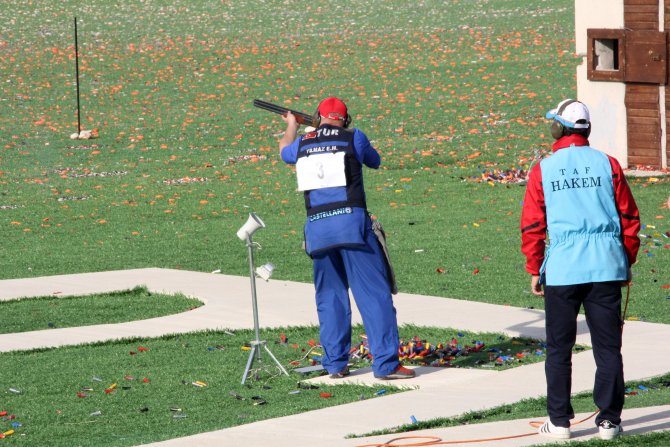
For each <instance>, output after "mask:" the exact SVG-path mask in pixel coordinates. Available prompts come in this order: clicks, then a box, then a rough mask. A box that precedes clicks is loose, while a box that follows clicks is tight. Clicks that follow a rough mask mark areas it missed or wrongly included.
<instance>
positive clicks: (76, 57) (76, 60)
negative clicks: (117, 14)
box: [74, 17, 81, 135]
mask: <svg viewBox="0 0 670 447" xmlns="http://www.w3.org/2000/svg"><path fill="white" fill-rule="evenodd" d="M74 61H75V67H76V73H77V75H76V83H77V135H79V134H80V133H81V104H80V102H79V42H78V40H77V18H76V17H75V18H74Z"/></svg>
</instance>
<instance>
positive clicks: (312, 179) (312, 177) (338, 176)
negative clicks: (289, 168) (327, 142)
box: [295, 152, 347, 191]
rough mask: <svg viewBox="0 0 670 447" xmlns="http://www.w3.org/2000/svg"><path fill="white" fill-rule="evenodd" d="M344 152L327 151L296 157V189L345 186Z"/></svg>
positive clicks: (305, 189) (308, 189)
mask: <svg viewBox="0 0 670 447" xmlns="http://www.w3.org/2000/svg"><path fill="white" fill-rule="evenodd" d="M344 155H345V154H344V152H327V153H323V154H314V155H310V156H307V157H300V158H298V162H297V163H296V166H295V168H296V174H297V177H298V191H310V190H312V189H320V188H331V187H335V186H346V185H347V177H346V175H345V174H344Z"/></svg>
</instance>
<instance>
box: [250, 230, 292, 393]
mask: <svg viewBox="0 0 670 447" xmlns="http://www.w3.org/2000/svg"><path fill="white" fill-rule="evenodd" d="M246 240H247V250H248V252H249V277H250V278H251V303H252V305H253V314H254V331H255V332H256V339H255V340H252V341H251V342H250V345H251V351H250V352H249V359H248V360H247V366H246V367H245V368H244V374H243V375H242V385H244V382H246V381H247V376H248V375H249V370H250V369H251V365H252V364H253V362H254V357H256V359H257V360H258V361H259V362H260V361H261V349H260V348H261V346H262V347H263V349H265V350H266V351H267V353H268V355H269V356H270V357H271V358H272V360H274V362H275V363H276V364H277V366H278V367H279V369H280V370H281V371H282V372H283V373H284V374H286V375H287V376H288V371H286V368H284V367H283V366H282V364H281V363H279V360H277V358H276V357H275V356H274V355H272V352H271V351H270V348H268V347H267V344H266V341H265V340H261V335H260V329H259V326H258V304H257V302H256V273H255V272H254V244H253V242H252V240H251V235H250V234H248V233H247V238H246Z"/></svg>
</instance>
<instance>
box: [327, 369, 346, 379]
mask: <svg viewBox="0 0 670 447" xmlns="http://www.w3.org/2000/svg"><path fill="white" fill-rule="evenodd" d="M348 375H349V367H348V366H345V367H344V369H343V370H342V371H340V372H337V373H335V374H331V375H330V378H331V379H342V378H344V377H347V376H348Z"/></svg>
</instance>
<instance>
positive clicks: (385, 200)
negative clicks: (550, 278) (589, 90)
mask: <svg viewBox="0 0 670 447" xmlns="http://www.w3.org/2000/svg"><path fill="white" fill-rule="evenodd" d="M259 5H262V7H258V6H259ZM5 6H6V7H4V8H2V11H0V19H2V20H1V22H2V23H4V24H5V25H4V26H3V29H2V31H3V33H2V35H3V36H4V38H3V39H4V40H3V41H2V44H1V45H2V53H1V54H0V68H2V70H3V73H5V77H6V82H5V83H4V85H3V91H4V97H5V98H6V102H5V104H6V105H7V106H8V107H9V109H10V110H11V113H6V114H2V116H0V132H1V133H2V135H3V137H4V138H3V141H4V144H3V147H2V149H0V158H1V163H2V168H1V169H0V171H2V174H0V207H2V208H0V227H1V228H2V229H3V241H4V244H3V250H4V256H1V257H0V276H1V277H3V278H18V277H27V276H43V275H52V274H62V273H73V272H84V271H103V270H112V269H126V268H135V267H168V268H180V269H188V270H196V271H212V270H216V269H221V270H222V271H223V272H225V273H229V274H240V275H244V274H245V273H246V260H245V256H246V250H245V249H244V245H243V244H242V243H240V241H239V240H238V239H237V238H236V236H235V233H236V231H237V229H238V228H239V227H240V226H241V225H242V224H243V223H244V222H245V221H246V217H247V214H248V212H249V211H256V212H257V213H258V214H259V216H261V218H262V219H263V220H264V221H265V222H266V223H267V224H268V228H267V229H266V230H264V231H263V232H261V233H258V235H257V237H256V239H257V241H258V242H259V243H260V244H261V245H262V246H263V250H262V251H261V252H260V253H259V256H258V258H259V261H260V262H272V263H274V264H275V266H276V270H275V275H276V276H275V277H276V278H279V279H291V280H298V281H311V272H310V270H311V266H310V260H309V258H308V257H307V256H305V255H304V254H303V250H302V224H303V221H304V210H303V205H302V202H303V199H302V197H301V194H299V193H298V192H296V191H295V189H296V186H295V177H294V174H293V171H292V170H291V169H289V168H287V167H285V166H284V164H283V163H282V162H281V161H280V160H279V157H278V154H277V147H276V146H277V140H278V138H279V135H280V134H281V132H282V131H283V130H284V124H283V122H282V121H281V119H280V118H279V117H278V116H277V115H273V114H270V113H268V112H265V111H262V110H260V109H256V108H254V107H253V106H252V100H253V99H254V98H263V99H266V100H270V101H274V102H276V103H278V104H280V105H285V106H290V107H292V108H297V109H300V110H305V111H307V112H310V111H312V110H313V109H314V108H315V106H316V105H317V103H318V101H319V99H320V98H322V97H323V96H326V95H330V94H335V95H338V96H341V97H342V98H344V99H345V100H346V101H347V103H348V104H349V106H350V110H351V112H352V115H353V117H354V125H357V126H359V127H360V128H362V129H363V130H365V131H366V132H367V134H368V135H369V137H370V138H371V140H372V141H373V143H374V144H375V145H376V147H377V148H378V149H379V151H380V152H381V154H382V157H383V164H382V168H381V169H380V170H378V171H368V172H366V185H367V189H368V203H369V207H370V209H371V210H372V211H373V212H374V213H375V214H377V215H378V216H379V217H380V218H381V219H382V222H383V223H384V225H385V228H386V230H387V234H388V236H389V244H390V247H391V254H392V256H393V259H394V262H395V266H396V272H397V275H398V282H399V286H400V289H401V290H402V291H404V292H415V293H422V294H431V295H438V296H449V297H457V298H464V299H472V300H480V301H487V302H493V303H503V304H510V305H514V306H521V307H530V306H533V307H542V303H541V302H540V301H538V300H537V299H536V298H534V297H532V296H531V295H530V294H529V293H528V282H529V280H528V276H527V274H526V273H525V272H524V268H523V265H524V260H523V257H522V255H521V253H520V250H519V247H520V237H519V228H518V227H519V217H520V210H521V205H520V203H521V201H522V200H523V190H524V188H523V187H522V186H518V185H500V184H497V185H494V186H490V185H488V184H486V183H482V184H480V183H473V182H467V181H463V179H466V178H469V177H472V176H478V175H479V173H480V172H481V171H484V170H489V169H494V168H495V169H497V168H500V169H507V168H517V167H520V166H521V167H523V166H527V165H528V164H529V163H530V162H531V160H532V159H534V157H536V156H537V155H544V154H546V153H548V150H549V145H550V137H549V133H548V131H547V124H546V122H545V120H544V118H543V116H544V113H545V111H546V110H547V109H548V108H549V107H551V106H553V105H555V104H556V103H557V102H558V100H559V99H561V98H563V97H565V96H574V94H575V89H574V82H573V81H572V80H573V78H574V73H575V67H576V65H577V64H578V63H579V59H578V58H576V57H575V56H574V54H573V51H574V42H573V35H572V31H571V27H572V23H573V19H572V14H573V2H571V1H568V0H558V1H555V2H547V1H541V0H534V1H533V2H531V3H530V4H524V5H523V6H521V5H519V4H518V2H514V1H511V0H489V1H485V2H470V1H468V2H465V1H462V0H453V1H450V2H447V3H446V4H445V5H444V7H441V8H436V7H434V6H433V5H429V4H414V3H407V2H398V1H394V2H381V1H373V2H365V3H360V2H359V3H356V2H351V1H346V2H344V3H338V5H337V7H336V10H337V13H336V14H334V13H333V12H332V11H331V10H330V9H329V8H318V7H311V6H310V7H307V8H306V7H305V6H304V4H298V3H296V4H294V5H292V6H290V7H289V10H290V11H291V13H290V14H288V15H286V14H285V11H284V9H285V8H286V7H287V6H285V5H283V4H282V3H276V2H269V1H262V0H254V1H243V2H227V3H226V4H224V5H221V4H220V3H219V2H214V1H213V0H207V1H202V2H197V3H195V4H194V3H193V2H189V1H186V0H179V1H164V0H154V1H151V2H124V3H122V4H119V5H116V4H112V3H105V2H102V1H94V2H93V3H90V4H89V6H87V7H86V8H83V9H82V8H80V4H79V2H74V1H60V2H55V1H46V2H41V3H40V7H39V8H35V6H34V5H31V4H29V3H27V4H26V3H22V2H14V3H12V4H11V5H5ZM370 11H375V13H374V14H371V13H370ZM74 15H77V16H78V24H79V34H80V39H79V44H80V45H79V46H80V65H81V92H82V107H83V112H82V117H83V123H84V127H85V128H89V129H90V128H98V129H99V131H100V138H99V139H96V140H88V141H73V140H70V139H69V135H70V133H72V132H73V131H76V114H75V110H76V108H75V88H74V87H75V86H74V64H73V60H72V56H73V23H72V18H73V16H74ZM280 16H281V17H284V19H283V21H282V22H281V26H276V17H280ZM595 132H598V129H595V130H594V133H595ZM634 183H635V185H634V186H633V190H634V193H635V194H636V197H637V198H638V202H639V204H640V207H641V210H642V216H643V222H644V223H646V224H653V225H657V227H658V230H659V234H660V233H663V232H666V231H669V230H670V227H668V223H667V222H668V218H670V215H668V211H667V209H659V208H660V206H661V204H662V203H663V201H664V199H665V198H666V196H667V185H668V181H667V179H663V180H662V181H660V182H658V183H647V184H646V185H643V184H641V182H637V181H636V182H634ZM657 215H660V216H664V219H656V216H657ZM477 225H478V226H477ZM657 239H659V240H660V241H661V243H665V242H668V241H667V240H666V239H665V238H663V237H661V236H659V237H657ZM652 250H653V254H654V257H650V258H649V259H647V258H646V257H645V256H646V254H643V255H642V258H641V259H640V263H639V264H638V265H637V266H635V267H634V272H635V275H636V285H635V288H634V292H633V297H634V299H633V300H632V302H631V315H634V316H637V317H638V318H641V319H646V320H649V321H656V322H670V300H667V299H666V296H667V295H668V293H667V290H666V289H663V288H662V287H661V286H662V285H664V283H663V278H667V276H668V275H667V273H668V272H667V267H665V266H667V265H670V262H669V261H670V255H669V254H668V253H669V251H668V249H666V248H663V245H661V246H660V247H658V248H653V249H652ZM475 269H479V270H478V271H479V273H477V274H473V272H474V271H475ZM652 269H653V270H655V272H653V273H652V272H651V270H652ZM438 271H441V272H443V273H437V272H438ZM654 280H656V281H657V282H654Z"/></svg>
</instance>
